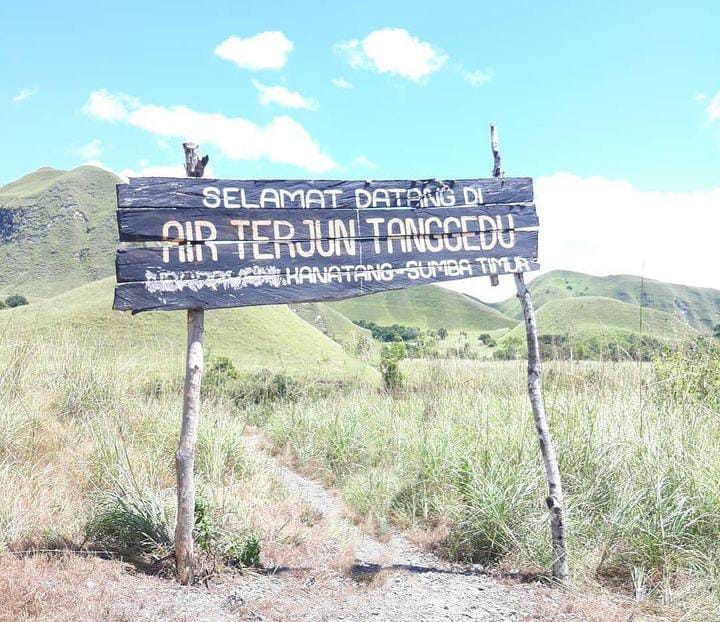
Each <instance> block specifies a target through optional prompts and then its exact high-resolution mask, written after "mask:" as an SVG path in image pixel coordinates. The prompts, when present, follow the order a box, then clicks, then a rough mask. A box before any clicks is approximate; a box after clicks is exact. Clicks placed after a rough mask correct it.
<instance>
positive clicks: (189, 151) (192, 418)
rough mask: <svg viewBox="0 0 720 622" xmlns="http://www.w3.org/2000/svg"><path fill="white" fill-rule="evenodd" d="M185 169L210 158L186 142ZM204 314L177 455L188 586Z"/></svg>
mask: <svg viewBox="0 0 720 622" xmlns="http://www.w3.org/2000/svg"><path fill="white" fill-rule="evenodd" d="M183 148H184V149H185V169H186V172H187V176H188V177H202V176H203V173H204V171H205V166H206V165H207V163H208V159H209V158H208V156H205V157H204V158H200V148H199V147H198V146H197V145H196V144H194V143H184V144H183ZM204 323H205V312H204V311H203V310H202V309H188V312H187V356H186V361H185V390H184V394H183V415H182V426H181V428H180V441H179V443H178V448H177V452H176V453H175V473H176V476H177V522H176V524H175V562H176V564H177V574H178V581H180V583H181V584H182V585H188V584H189V583H192V581H193V570H194V551H193V549H194V547H193V528H194V526H195V478H194V474H193V471H194V467H195V444H196V443H197V432H198V423H199V421H200V382H201V379H202V374H203V367H204V360H203V359H204V353H203V332H204Z"/></svg>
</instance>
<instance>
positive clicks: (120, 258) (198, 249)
mask: <svg viewBox="0 0 720 622" xmlns="http://www.w3.org/2000/svg"><path fill="white" fill-rule="evenodd" d="M494 236H495V234H490V233H487V232H486V233H467V234H457V235H445V236H415V237H412V238H391V239H387V238H380V239H367V240H349V239H345V238H340V239H337V240H326V241H315V242H312V241H306V242H302V243H300V242H297V243H295V244H291V243H286V242H258V243H255V242H234V243H233V242H225V243H208V244H193V245H190V246H187V245H170V246H166V247H165V248H157V247H155V248H125V249H120V250H118V252H117V255H116V258H115V267H116V276H117V281H118V282H119V283H128V282H132V281H148V280H161V279H168V278H169V279H198V278H200V279H201V278H206V276H207V275H213V274H214V273H217V272H218V271H222V272H225V273H227V274H228V276H236V275H238V274H243V273H245V274H246V273H247V272H248V270H256V271H257V270H262V271H276V270H299V269H307V268H328V267H333V266H338V267H342V266H344V267H345V268H344V269H345V270H347V269H350V267H352V266H357V265H365V264H377V263H384V264H388V265H390V266H391V267H393V268H398V267H404V266H405V265H406V264H407V262H408V261H415V262H427V261H446V260H455V261H461V260H463V261H469V262H471V263H476V264H479V263H482V260H483V259H502V258H503V257H530V258H534V257H537V256H538V232H537V231H513V232H504V233H503V234H502V238H498V239H502V240H503V242H504V244H505V245H504V246H503V245H501V244H498V243H494V244H488V242H493V241H494V239H495V238H494ZM483 245H484V246H485V248H483ZM301 253H302V254H301Z"/></svg>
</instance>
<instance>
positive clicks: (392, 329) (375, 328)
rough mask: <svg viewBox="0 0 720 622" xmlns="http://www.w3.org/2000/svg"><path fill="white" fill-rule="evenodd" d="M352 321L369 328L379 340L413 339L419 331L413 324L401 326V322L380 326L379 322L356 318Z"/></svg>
mask: <svg viewBox="0 0 720 622" xmlns="http://www.w3.org/2000/svg"><path fill="white" fill-rule="evenodd" d="M354 323H355V324H357V325H358V326H360V327H361V328H365V329H366V330H369V331H370V332H371V333H372V336H373V338H374V339H377V340H379V341H386V342H393V341H414V340H415V339H417V338H418V336H419V335H420V331H419V330H418V329H417V328H415V327H414V326H403V325H402V324H393V325H392V326H381V325H380V324H376V323H375V322H368V321H366V320H356V321H355V322H354Z"/></svg>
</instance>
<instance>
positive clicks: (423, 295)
mask: <svg viewBox="0 0 720 622" xmlns="http://www.w3.org/2000/svg"><path fill="white" fill-rule="evenodd" d="M330 306H331V307H332V308H333V309H336V310H337V311H339V312H340V313H342V314H343V315H345V316H347V317H349V318H350V319H351V320H368V321H370V322H375V323H376V324H380V325H382V326H390V325H392V324H403V325H405V326H415V327H416V328H423V329H431V330H437V329H438V328H440V327H445V328H446V329H447V330H449V331H458V330H465V331H471V330H477V331H490V330H496V329H500V328H512V327H513V326H515V324H516V323H517V321H516V320H513V319H511V318H507V317H505V316H503V315H502V314H501V313H500V312H498V311H497V310H496V309H493V308H491V307H489V306H488V305H485V304H483V303H482V302H480V301H478V300H475V299H474V298H470V297H469V296H465V295H464V294H459V293H457V292H453V291H451V290H447V289H443V288H441V287H436V286H434V285H430V286H420V287H410V288H408V289H404V290H399V291H391V292H384V293H381V294H373V295H371V296H364V297H362V298H353V299H350V300H341V301H338V302H333V303H330Z"/></svg>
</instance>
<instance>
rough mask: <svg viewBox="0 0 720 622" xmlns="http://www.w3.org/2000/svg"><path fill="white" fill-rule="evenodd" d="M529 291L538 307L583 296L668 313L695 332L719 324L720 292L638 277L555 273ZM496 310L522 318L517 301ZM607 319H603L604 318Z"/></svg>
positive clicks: (536, 283)
mask: <svg viewBox="0 0 720 622" xmlns="http://www.w3.org/2000/svg"><path fill="white" fill-rule="evenodd" d="M530 291H531V292H532V295H533V300H534V302H535V306H536V307H540V306H541V305H543V304H545V303H546V302H548V301H551V300H558V299H561V298H569V297H580V296H602V297H604V298H613V299H615V300H619V301H621V302H626V303H629V304H632V305H638V306H639V305H640V302H641V296H640V294H641V291H642V305H643V306H644V307H649V308H652V309H657V310H658V311H665V312H666V313H670V314H671V315H674V316H676V317H678V318H680V319H683V320H684V321H686V322H687V323H688V324H690V325H691V326H692V327H693V328H696V329H697V330H701V331H709V330H710V329H712V327H713V326H714V325H715V324H717V323H719V322H720V291H718V290H715V289H709V288H702V287H690V286H688V285H675V284H672V283H664V282H662V281H654V280H652V279H644V281H642V283H641V278H640V277H639V276H632V275H619V276H606V277H600V276H591V275H589V274H582V273H580V272H570V271H566V270H555V271H553V272H548V273H547V274H543V275H542V276H540V277H538V278H537V279H535V280H534V281H533V282H532V283H531V284H530ZM493 306H495V307H496V308H497V309H498V310H499V311H501V312H502V313H505V314H506V315H509V316H511V317H516V318H518V319H519V318H520V306H519V304H518V301H517V299H516V298H515V297H512V298H509V299H508V300H505V301H503V302H501V303H498V304H496V305H493ZM603 319H604V318H603Z"/></svg>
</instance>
